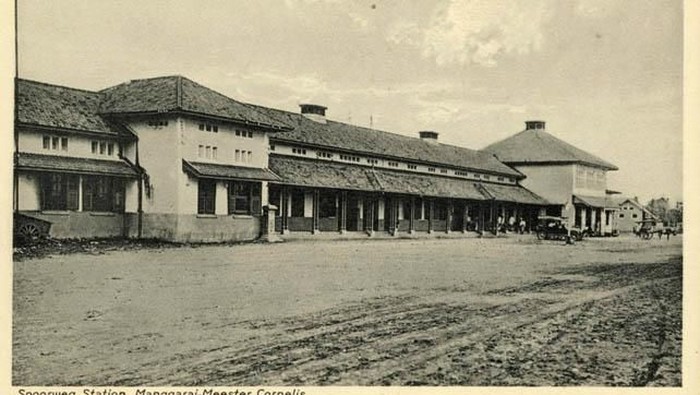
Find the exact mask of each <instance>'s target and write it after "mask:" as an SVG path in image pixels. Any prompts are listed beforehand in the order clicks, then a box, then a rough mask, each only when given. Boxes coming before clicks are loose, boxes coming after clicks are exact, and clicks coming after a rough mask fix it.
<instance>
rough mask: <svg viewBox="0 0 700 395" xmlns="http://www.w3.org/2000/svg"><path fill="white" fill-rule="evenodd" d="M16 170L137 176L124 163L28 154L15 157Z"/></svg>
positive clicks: (132, 169) (133, 170)
mask: <svg viewBox="0 0 700 395" xmlns="http://www.w3.org/2000/svg"><path fill="white" fill-rule="evenodd" d="M17 169H22V170H37V171H62V172H67V173H80V174H104V175H112V176H124V177H136V176H137V175H138V173H137V172H136V170H135V169H134V168H133V167H131V166H130V165H129V164H128V163H126V162H124V161H116V160H103V159H88V158H74V157H69V156H58V155H41V154H28V153H19V154H18V155H17Z"/></svg>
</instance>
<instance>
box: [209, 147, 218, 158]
mask: <svg viewBox="0 0 700 395" xmlns="http://www.w3.org/2000/svg"><path fill="white" fill-rule="evenodd" d="M218 151H219V149H218V148H217V147H211V158H212V159H216V158H217V156H218Z"/></svg>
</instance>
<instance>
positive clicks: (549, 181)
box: [484, 121, 618, 235]
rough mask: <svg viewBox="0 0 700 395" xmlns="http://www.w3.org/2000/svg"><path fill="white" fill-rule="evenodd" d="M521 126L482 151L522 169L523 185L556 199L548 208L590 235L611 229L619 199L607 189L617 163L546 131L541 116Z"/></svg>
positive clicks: (613, 226) (551, 212)
mask: <svg viewBox="0 0 700 395" xmlns="http://www.w3.org/2000/svg"><path fill="white" fill-rule="evenodd" d="M525 126H526V127H525V130H524V131H522V132H520V133H517V134H515V135H513V136H511V137H508V138H506V139H504V140H501V141H498V142H496V143H493V144H491V145H489V146H487V147H486V148H484V151H486V152H490V153H493V154H494V155H496V157H497V158H498V159H499V160H500V161H502V162H503V163H506V164H508V165H510V166H512V167H513V168H515V169H517V170H518V171H519V172H521V173H523V174H525V175H526V176H527V178H525V179H524V180H523V182H522V183H523V185H524V186H526V187H527V188H529V189H531V190H532V191H533V192H535V193H537V194H538V195H540V196H542V197H544V198H545V199H547V200H548V201H549V202H550V203H552V204H553V205H554V206H553V207H551V208H550V210H549V214H551V215H560V216H564V217H567V218H568V222H569V225H570V226H576V227H579V228H581V229H587V230H589V231H590V232H591V234H594V235H611V234H613V233H615V231H616V219H617V218H616V217H617V215H616V212H617V210H618V205H617V204H616V203H615V201H614V200H613V199H612V198H611V197H610V196H609V195H608V189H607V172H608V171H611V170H617V167H616V166H615V165H613V164H611V163H609V162H607V161H605V160H603V159H600V158H599V157H597V156H595V155H593V154H590V153H588V152H585V151H583V150H581V149H579V148H577V147H574V146H573V145H571V144H569V143H567V142H565V141H563V140H561V139H559V138H557V137H555V136H553V135H552V134H550V133H548V132H547V131H546V130H545V122H544V121H527V122H525Z"/></svg>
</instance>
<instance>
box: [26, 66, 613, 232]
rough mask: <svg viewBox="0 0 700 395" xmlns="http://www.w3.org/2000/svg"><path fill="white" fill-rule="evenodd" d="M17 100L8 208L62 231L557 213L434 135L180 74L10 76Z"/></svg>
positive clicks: (376, 225)
mask: <svg viewBox="0 0 700 395" xmlns="http://www.w3.org/2000/svg"><path fill="white" fill-rule="evenodd" d="M16 93H17V94H16V98H17V99H16V100H17V101H16V113H17V117H16V122H15V143H16V154H15V167H14V172H15V199H14V208H15V211H16V212H17V213H20V214H23V215H26V216H30V217H32V218H36V219H39V220H43V221H47V222H49V223H51V231H50V232H51V236H53V237H57V238H73V237H114V236H123V237H141V238H159V239H164V240H172V241H183V242H217V241H244V240H254V239H256V238H258V237H260V236H261V235H262V234H263V233H264V231H269V232H275V233H277V234H280V235H289V234H295V233H303V234H309V235H311V234H321V233H334V234H347V233H355V234H368V235H372V234H375V233H377V232H381V233H386V234H389V235H400V234H404V233H405V234H415V233H421V232H423V233H450V232H462V233H468V232H478V233H483V232H494V231H495V228H496V222H497V221H498V218H499V217H500V218H501V220H504V219H507V218H510V217H513V218H518V220H519V219H520V218H523V219H525V220H526V222H527V224H528V227H530V226H532V225H534V224H535V223H536V218H537V216H538V215H540V214H542V213H543V212H545V211H546V210H547V209H548V208H550V209H551V207H552V204H555V205H556V204H559V202H558V201H556V200H555V201H554V203H552V202H550V201H549V199H548V198H547V197H546V195H547V194H541V193H537V192H536V191H535V190H534V189H533V188H532V187H531V186H528V183H527V182H528V178H526V176H527V174H526V172H524V171H522V170H521V168H519V167H518V166H512V165H509V164H508V162H507V161H506V162H505V163H504V161H501V160H499V159H497V158H496V157H495V156H494V155H493V154H492V153H490V152H487V151H477V150H471V149H467V148H463V147H458V146H454V145H448V144H443V143H440V142H439V141H438V137H439V136H438V133H436V132H434V131H421V132H420V133H418V137H408V136H403V135H399V134H394V133H389V132H384V131H379V130H375V129H369V128H363V127H359V126H354V125H350V124H346V123H341V122H335V121H332V120H330V119H326V116H325V113H326V108H325V107H323V106H320V105H314V104H302V105H301V106H300V107H301V108H300V112H298V113H293V112H287V111H281V110H277V109H272V108H267V107H262V106H258V105H253V104H248V103H242V102H239V101H237V100H234V99H232V98H229V97H227V96H225V95H223V94H220V93H217V92H215V91H213V90H211V89H209V88H207V87H204V86H202V85H200V84H198V83H196V82H194V81H192V80H189V79H187V78H185V77H181V76H167V77H158V78H150V79H141V80H132V81H129V82H126V83H123V84H120V85H117V86H113V87H109V88H106V89H104V90H101V91H86V90H80V89H74V88H70V87H64V86H56V85H51V84H46V83H42V82H36V81H29V80H23V79H19V80H17V88H16ZM593 168H595V169H600V168H601V167H600V166H597V167H596V166H593ZM528 177H529V176H528ZM530 185H535V186H536V184H530ZM266 216H268V217H267V218H266ZM273 217H274V218H273ZM266 224H272V225H270V226H268V225H266ZM268 229H269V230H268Z"/></svg>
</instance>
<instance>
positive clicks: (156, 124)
mask: <svg viewBox="0 0 700 395" xmlns="http://www.w3.org/2000/svg"><path fill="white" fill-rule="evenodd" d="M148 126H152V127H155V128H157V127H162V126H168V121H163V120H150V121H148Z"/></svg>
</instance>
